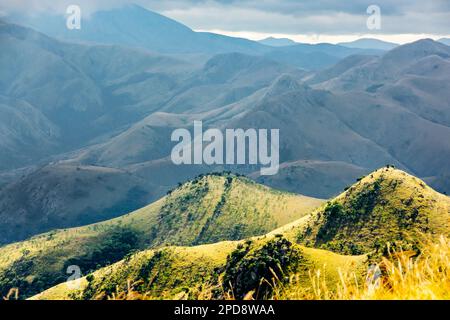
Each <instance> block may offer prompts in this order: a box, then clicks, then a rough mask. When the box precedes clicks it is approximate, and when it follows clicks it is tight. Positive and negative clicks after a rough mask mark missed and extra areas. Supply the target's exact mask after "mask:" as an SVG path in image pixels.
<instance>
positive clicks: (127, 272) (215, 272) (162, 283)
mask: <svg viewBox="0 0 450 320" xmlns="http://www.w3.org/2000/svg"><path fill="white" fill-rule="evenodd" d="M365 260H366V257H365V256H357V257H352V256H341V255H338V254H334V253H331V252H327V251H324V250H318V249H311V248H305V247H302V246H299V245H297V244H295V243H292V242H290V241H289V240H287V239H286V238H284V237H283V236H282V235H278V236H263V237H258V238H252V239H249V240H247V241H235V242H230V241H228V242H219V243H215V244H208V245H201V246H195V247H167V248H162V249H159V250H156V251H154V250H148V251H143V252H139V253H136V254H135V255H133V256H130V257H128V258H127V259H124V260H122V261H120V262H118V263H116V264H114V265H111V266H108V267H105V268H102V269H100V270H98V271H96V272H94V273H93V274H91V275H89V276H87V277H85V278H83V279H82V280H81V282H80V287H79V288H78V289H73V288H71V285H72V284H71V283H62V284H59V285H58V286H56V287H53V288H51V289H48V290H47V291H44V292H43V293H41V294H39V295H37V296H35V297H33V299H116V298H119V299H121V298H126V299H134V298H135V299H240V298H247V299H248V298H267V297H270V295H271V294H272V288H273V284H274V283H275V282H274V281H275V280H277V279H282V281H284V276H285V275H286V276H287V275H289V274H290V273H295V274H298V275H300V277H301V278H302V279H303V281H302V282H301V287H302V288H303V290H305V292H307V291H308V290H310V288H311V284H310V282H309V276H308V272H309V270H319V269H321V270H323V272H324V273H325V274H326V276H325V277H326V279H327V281H330V283H336V281H337V279H338V273H337V270H338V269H342V270H344V271H345V272H350V271H351V270H352V271H355V272H360V273H362V271H363V270H364V265H365ZM275 276H276V277H275ZM274 277H275V278H274Z"/></svg>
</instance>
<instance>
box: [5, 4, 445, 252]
mask: <svg viewBox="0 0 450 320" xmlns="http://www.w3.org/2000/svg"><path fill="white" fill-rule="evenodd" d="M6 20H7V21H8V22H5V21H6ZM6 20H5V21H3V22H1V23H0V41H1V43H2V50H1V52H0V68H1V70H2V73H1V74H0V110H1V112H2V117H1V118H0V133H1V135H0V146H1V147H2V149H3V150H6V152H3V153H2V154H1V155H0V170H1V171H0V221H1V222H2V223H1V225H0V231H1V237H0V243H4V244H6V243H11V242H14V241H20V240H24V239H27V238H28V237H30V236H33V235H35V234H38V233H42V232H47V231H50V230H52V229H55V228H69V227H74V226H81V225H85V224H90V223H95V222H99V221H103V220H106V219H110V218H115V217H118V216H120V215H123V214H125V213H127V212H130V211H132V210H135V209H137V208H140V207H142V206H144V205H146V204H148V203H151V202H152V201H155V200H157V199H158V198H160V197H161V196H163V195H164V194H165V193H166V192H167V191H169V190H171V189H172V188H173V187H174V186H176V185H177V183H179V182H185V181H188V180H190V179H192V178H193V177H195V176H197V175H199V174H204V173H208V172H212V171H223V170H232V171H235V172H237V173H241V174H246V175H249V177H251V178H252V179H255V180H256V181H257V182H260V183H263V184H266V185H268V186H272V187H276V188H279V189H282V190H287V191H290V192H296V193H300V194H304V195H306V196H310V197H315V198H330V197H333V196H336V195H337V194H339V192H341V191H342V190H343V189H344V188H345V187H347V186H349V185H350V184H352V183H353V182H354V181H355V180H356V179H357V178H358V177H360V176H362V175H364V174H367V173H369V172H371V171H373V170H374V169H376V168H379V167H381V166H384V165H386V164H392V165H395V166H396V167H398V168H400V169H402V170H405V171H408V172H409V173H411V174H414V175H416V176H418V177H420V178H423V179H424V180H425V181H427V182H428V183H430V184H431V186H432V187H434V188H436V189H437V191H440V192H447V193H448V192H450V180H449V177H450V172H449V171H450V167H449V163H448V161H447V159H448V158H449V156H450V128H449V127H450V109H449V104H450V97H449V92H450V91H449V90H448V89H449V88H448V84H449V83H450V82H449V74H450V73H449V72H448V71H449V63H450V48H449V47H448V46H446V45H444V44H442V43H440V42H436V41H433V40H429V39H424V40H420V41H417V42H414V43H410V44H406V45H402V46H395V47H394V48H392V49H391V48H390V47H389V48H388V47H384V49H381V50H380V48H376V49H374V47H373V46H368V45H367V46H366V47H365V48H361V47H364V44H367V41H366V40H365V41H360V42H359V44H360V46H359V47H357V48H350V47H348V46H353V45H354V44H353V45H351V44H350V45H349V44H346V45H344V44H340V45H331V44H317V45H310V44H292V45H290V46H280V47H273V46H268V45H265V44H261V43H257V42H254V41H250V40H245V39H238V38H232V37H225V36H220V35H214V34H208V33H201V32H195V31H193V30H191V29H189V28H188V27H186V26H184V25H182V24H180V23H178V22H176V21H173V20H171V19H168V18H166V17H163V16H161V15H159V14H156V13H153V12H150V11H148V10H146V9H143V8H141V7H138V6H134V5H133V6H126V7H123V8H118V9H112V10H107V11H99V12H98V13H96V14H94V15H93V16H92V17H91V18H90V19H89V20H88V21H86V24H85V25H83V28H82V29H81V30H82V31H81V32H78V31H76V30H75V31H73V32H72V31H69V30H67V29H65V28H64V19H63V18H62V17H58V16H47V15H40V16H39V15H38V16H34V17H25V16H12V17H8V18H7V19H6ZM11 21H12V22H14V23H12V22H11ZM17 23H19V24H17ZM61 24H62V25H63V27H61ZM130 34H134V36H133V37H131V36H130ZM370 42H371V43H373V42H372V41H370ZM379 44H380V43H379ZM380 45H381V44H380ZM383 45H386V44H385V43H384V44H383ZM392 46H394V45H393V44H392ZM386 50H389V51H386ZM194 120H202V121H203V122H204V124H205V126H206V127H210V128H219V129H225V128H229V127H233V128H244V129H245V128H256V129H258V128H280V137H281V138H280V139H281V141H280V142H281V143H280V160H281V166H280V171H279V174H278V175H276V176H272V177H270V176H260V175H259V174H258V172H259V170H258V168H257V167H245V168H240V167H227V166H213V167H209V166H175V165H174V164H173V163H172V162H171V161H170V157H169V156H170V151H171V148H172V145H171V144H170V134H171V132H172V131H173V130H174V129H176V128H180V127H185V128H188V129H192V128H191V127H192V123H193V121H194ZM265 231H269V230H265Z"/></svg>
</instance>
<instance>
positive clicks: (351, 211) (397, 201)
mask: <svg viewBox="0 0 450 320" xmlns="http://www.w3.org/2000/svg"><path fill="white" fill-rule="evenodd" d="M449 204H450V199H449V198H448V197H446V196H444V195H441V194H439V193H437V192H435V191H433V190H432V189H430V188H429V187H427V186H426V185H425V184H424V183H423V182H422V181H420V180H419V179H416V178H414V177H412V176H410V175H408V174H406V173H404V172H402V171H399V170H395V169H393V168H390V167H387V168H383V169H380V170H377V171H376V172H374V173H372V174H371V175H369V176H367V177H365V178H362V179H360V180H359V181H358V182H357V183H356V184H355V185H353V186H352V187H350V188H349V189H348V190H346V191H345V192H344V193H343V194H341V195H340V196H338V197H337V198H336V199H334V200H332V201H330V202H328V203H327V204H325V205H323V206H322V207H321V208H319V209H318V210H316V211H315V212H313V213H311V214H310V215H308V216H305V217H303V218H301V219H299V220H297V221H295V222H293V223H291V224H287V225H285V226H283V227H281V228H279V229H277V230H275V231H273V232H271V233H269V234H267V235H266V236H262V237H258V238H251V239H249V240H247V241H244V240H241V241H237V242H226V243H216V244H212V245H206V246H197V247H189V248H183V247H167V248H164V249H161V250H159V251H144V252H141V253H138V254H136V255H135V256H133V257H131V258H129V259H125V260H122V261H121V262H119V263H117V264H115V265H113V266H110V267H107V268H104V269H100V270H98V271H96V272H95V273H93V274H92V275H91V276H89V277H88V278H86V279H85V280H84V282H83V285H82V287H81V288H80V290H68V289H67V284H61V285H59V286H57V287H54V288H51V289H49V290H48V291H45V292H43V293H42V294H41V295H39V296H37V297H36V298H39V299H52V298H57V299H64V298H78V299H97V298H101V299H104V298H127V299H131V298H139V299H168V298H170V299H173V298H184V299H198V298H205V299H211V298H216V299H223V298H225V299H227V298H238V299H248V298H279V297H283V298H293V297H303V298H308V297H311V298H315V297H317V296H318V293H320V294H325V293H326V292H328V293H327V295H326V296H327V297H335V298H338V297H345V294H344V293H342V290H343V289H342V288H343V287H342V286H343V284H345V283H346V281H348V280H347V278H346V277H345V275H351V278H352V281H353V282H355V283H357V285H355V292H356V289H358V290H359V288H360V287H361V285H363V284H364V283H365V280H364V277H363V275H364V274H367V270H369V273H370V272H371V271H370V270H371V269H370V268H369V269H367V267H368V266H369V264H372V263H374V261H379V260H380V259H383V258H382V256H383V255H384V256H388V255H389V253H390V252H392V251H395V252H405V253H407V254H409V256H408V258H413V257H414V256H416V255H417V254H421V252H422V256H423V254H424V253H423V252H425V251H426V250H427V249H426V248H427V247H426V246H424V245H423V242H422V239H423V237H424V236H425V237H430V238H431V239H434V238H436V236H437V235H438V234H444V235H445V234H447V235H448V234H449V231H450V228H449V222H450V216H449V207H450V206H449ZM304 245H306V246H309V247H305V246H304ZM311 247H317V248H322V249H314V248H311ZM323 249H328V250H323ZM329 250H331V251H336V252H342V253H345V254H349V255H340V254H336V253H332V252H331V251H329ZM356 254H358V255H356ZM368 258H371V259H368ZM383 261H388V260H386V259H384V260H383ZM416 261H420V260H416ZM417 263H420V262H417ZM384 264H385V266H391V267H392V264H391V265H389V264H388V263H387V262H384ZM142 266H145V268H144V269H145V273H142V272H140V271H139V270H141V269H142ZM389 272H390V271H389V270H387V269H386V268H385V269H384V275H385V276H389V275H390V274H389ZM393 272H394V271H393ZM432 272H442V270H441V271H439V270H437V271H436V270H434V271H432ZM433 274H434V273H433ZM424 277H425V278H424V279H426V277H427V275H426V274H424ZM346 288H347V287H346ZM340 290H341V291H340ZM345 290H348V288H347V289H345ZM345 292H347V291H345ZM346 294H348V292H347V293H346Z"/></svg>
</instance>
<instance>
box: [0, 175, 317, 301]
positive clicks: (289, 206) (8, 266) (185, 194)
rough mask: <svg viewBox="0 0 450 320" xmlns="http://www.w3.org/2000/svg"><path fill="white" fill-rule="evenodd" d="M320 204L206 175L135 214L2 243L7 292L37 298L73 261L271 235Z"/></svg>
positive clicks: (86, 265) (1, 279)
mask: <svg viewBox="0 0 450 320" xmlns="http://www.w3.org/2000/svg"><path fill="white" fill-rule="evenodd" d="M321 202H322V201H321V200H318V199H313V198H308V197H304V196H298V195H294V194H290V193H284V192H279V191H275V190H272V189H270V188H268V187H264V186H261V185H258V184H256V183H254V182H252V181H250V180H248V179H246V178H241V177H236V176H233V175H227V174H224V175H219V174H218V175H208V176H200V177H198V178H197V179H195V180H193V181H190V182H188V183H186V184H184V185H181V186H180V187H178V188H177V189H175V190H173V191H172V192H170V193H169V194H168V195H167V196H166V197H164V198H162V199H161V200H159V201H156V202H155V203H153V204H151V205H149V206H147V207H145V208H143V209H140V210H137V211H135V212H133V213H130V214H128V215H125V216H122V217H119V218H116V219H113V220H109V221H106V222H102V223H98V224H93V225H89V226H86V227H80V228H73V229H66V230H56V231H52V232H49V233H46V234H43V235H40V236H36V237H33V238H31V239H29V240H27V241H24V242H19V243H15V244H11V245H7V246H4V247H2V248H0V294H3V295H6V294H7V292H8V290H9V289H10V288H12V287H18V288H19V290H20V292H21V295H22V296H25V297H26V296H30V295H33V294H36V293H38V292H40V291H42V290H44V289H47V288H49V287H51V286H53V285H55V284H57V283H60V282H63V281H65V280H66V279H67V278H68V276H69V275H68V274H66V270H67V267H68V266H70V265H78V266H79V267H80V268H81V271H82V273H83V274H87V273H89V272H90V271H92V270H95V269H98V268H100V267H102V266H105V265H108V264H110V263H113V262H116V261H118V260H120V259H122V258H123V257H124V256H125V255H127V254H129V253H131V252H133V251H136V250H142V249H146V248H151V247H159V246H164V245H185V246H189V245H193V244H203V243H212V242H216V241H222V240H239V239H244V238H247V237H251V236H255V235H261V234H265V233H267V232H269V231H270V230H272V229H274V228H277V227H280V226H282V225H284V224H286V223H288V222H292V221H294V220H296V219H298V218H299V217H302V216H304V215H306V214H307V213H309V212H310V211H311V210H312V209H314V208H315V207H317V206H319V205H320V204H321Z"/></svg>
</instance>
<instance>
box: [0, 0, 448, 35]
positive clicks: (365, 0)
mask: <svg viewBox="0 0 450 320" xmlns="http://www.w3.org/2000/svg"><path fill="white" fill-rule="evenodd" d="M134 2H135V3H137V4H139V5H142V6H144V7H145V8H147V9H150V10H154V11H157V12H160V13H162V14H164V15H167V16H169V17H171V18H173V19H175V20H178V21H180V22H182V23H184V24H186V25H188V26H189V27H191V28H193V29H196V30H198V29H201V30H225V31H229V32H244V31H245V32H256V33H273V34H286V35H299V34H329V35H339V34H367V33H370V32H368V29H367V27H366V19H367V17H368V15H367V12H366V10H367V7H368V6H369V5H372V4H375V5H377V6H379V7H380V8H381V14H382V20H381V21H382V24H381V29H380V30H376V33H377V34H387V35H389V34H418V33H422V34H424V33H426V34H448V32H449V30H450V19H448V17H449V16H450V1H448V0H429V1H423V0H396V1H392V0H345V1H344V0H341V1H336V0H304V1H299V0H185V1H183V0H170V1H161V0H136V1H134ZM127 3H130V1H126V0H112V1H111V0H67V1H66V0H60V1H54V0H2V3H1V4H0V12H13V11H16V12H17V11H18V12H21V13H23V12H27V13H30V14H35V13H39V12H41V11H50V12H55V13H64V12H65V8H66V7H67V6H68V5H69V4H78V5H79V6H80V7H81V8H82V10H83V13H85V14H90V13H92V12H95V11H96V10H100V9H110V8H113V7H118V6H121V5H124V4H127Z"/></svg>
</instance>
